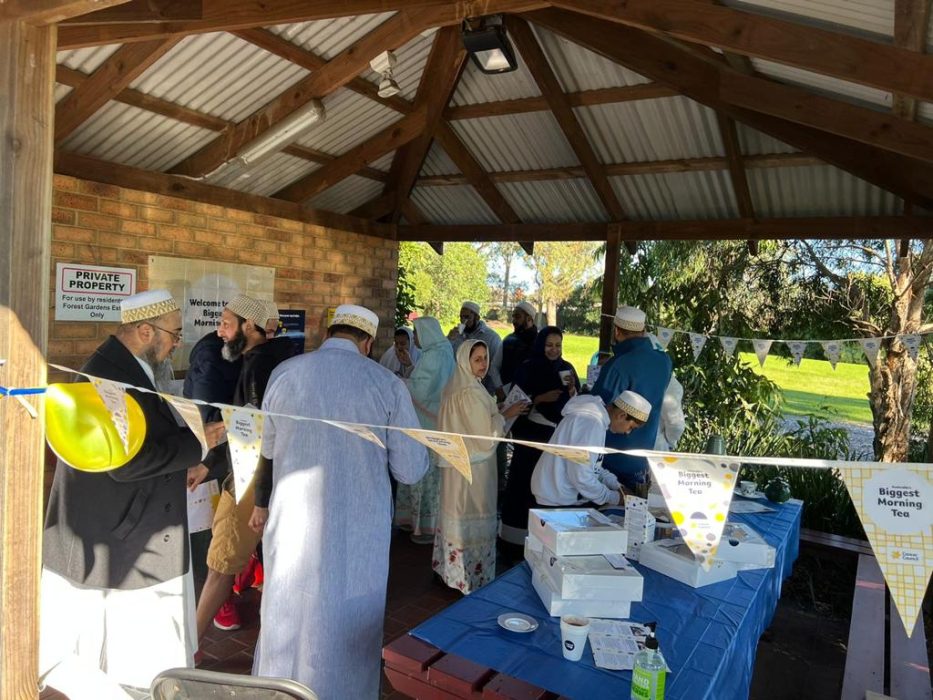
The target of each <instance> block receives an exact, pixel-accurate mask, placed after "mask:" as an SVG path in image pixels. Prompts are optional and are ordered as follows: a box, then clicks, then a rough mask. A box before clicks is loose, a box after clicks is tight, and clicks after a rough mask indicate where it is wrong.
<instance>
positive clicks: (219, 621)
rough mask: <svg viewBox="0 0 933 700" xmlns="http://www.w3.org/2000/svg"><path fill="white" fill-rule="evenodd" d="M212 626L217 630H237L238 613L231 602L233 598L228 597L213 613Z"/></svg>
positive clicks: (238, 624) (238, 625) (238, 622)
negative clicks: (214, 613) (215, 612)
mask: <svg viewBox="0 0 933 700" xmlns="http://www.w3.org/2000/svg"><path fill="white" fill-rule="evenodd" d="M214 627H216V628H217V629H219V630H238V629H240V613H239V611H237V609H236V605H235V604H234V603H233V599H232V597H231V598H228V599H227V602H225V603H224V604H223V605H221V606H220V610H218V611H217V614H216V615H214Z"/></svg>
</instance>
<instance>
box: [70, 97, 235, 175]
mask: <svg viewBox="0 0 933 700" xmlns="http://www.w3.org/2000/svg"><path fill="white" fill-rule="evenodd" d="M216 137H217V134H216V133H215V132H213V131H210V130H208V129H202V128H200V127H197V126H191V125H190V124H183V123H182V122H178V121H175V120H174V119H169V118H168V117H163V116H161V115H159V114H153V113H152V112H148V111H145V110H142V109H138V108H136V107H131V106H129V105H125V104H122V103H120V102H108V103H107V104H106V105H104V107H103V108H102V109H100V110H99V111H98V112H97V113H96V114H95V115H94V116H92V117H91V118H90V119H88V120H87V121H86V122H84V123H83V124H82V125H81V127H80V128H79V129H78V130H77V131H75V132H74V133H73V134H72V135H71V136H69V137H68V138H67V139H65V141H64V142H63V143H62V144H61V147H62V149H63V150H65V151H72V152H75V153H82V154H85V155H91V156H94V157H95V158H101V159H103V160H110V161H114V162H116V163H123V164H124V165H132V166H135V167H137V168H144V169H146V170H165V169H166V168H168V167H169V166H171V165H173V164H174V163H176V162H178V161H179V160H182V159H183V158H185V157H187V156H189V155H191V154H192V153H194V152H195V151H197V150H198V149H199V148H201V147H202V146H204V145H206V144H207V143H209V142H210V141H211V140H213V139H214V138H216Z"/></svg>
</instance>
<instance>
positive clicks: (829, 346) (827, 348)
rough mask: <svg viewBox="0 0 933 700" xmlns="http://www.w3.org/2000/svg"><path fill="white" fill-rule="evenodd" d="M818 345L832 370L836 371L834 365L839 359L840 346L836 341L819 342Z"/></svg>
mask: <svg viewBox="0 0 933 700" xmlns="http://www.w3.org/2000/svg"><path fill="white" fill-rule="evenodd" d="M820 345H822V346H823V352H824V353H826V359H827V360H829V364H831V365H832V366H833V369H836V363H837V362H839V357H840V355H841V354H842V345H841V344H840V342H839V341H838V340H821V341H820Z"/></svg>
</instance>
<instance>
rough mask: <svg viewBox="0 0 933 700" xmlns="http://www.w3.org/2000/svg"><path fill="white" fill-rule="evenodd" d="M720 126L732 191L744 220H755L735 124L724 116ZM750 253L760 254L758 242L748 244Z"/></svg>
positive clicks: (719, 117) (719, 119) (718, 121)
mask: <svg viewBox="0 0 933 700" xmlns="http://www.w3.org/2000/svg"><path fill="white" fill-rule="evenodd" d="M716 121H717V123H718V124H719V135H720V136H721V137H722V145H723V149H724V150H725V152H726V162H727V163H728V165H729V179H730V180H731V181H732V191H733V193H734V194H735V202H736V205H737V207H738V210H739V216H741V217H742V218H743V219H754V218H755V208H754V206H752V195H751V192H749V190H748V178H747V177H746V176H745V166H744V165H743V163H742V148H741V146H740V145H739V135H738V133H737V131H736V128H735V122H734V121H732V120H731V119H730V118H729V117H725V116H723V115H722V114H717V115H716ZM748 251H749V252H750V253H751V254H752V255H756V254H757V253H758V243H757V241H749V242H748Z"/></svg>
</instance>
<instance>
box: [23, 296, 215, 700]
mask: <svg viewBox="0 0 933 700" xmlns="http://www.w3.org/2000/svg"><path fill="white" fill-rule="evenodd" d="M120 316H121V325H120V326H119V328H118V329H117V332H116V335H113V336H110V338H108V339H107V340H106V341H104V343H103V344H102V345H101V346H100V347H99V348H97V350H96V351H95V352H94V354H93V356H92V357H91V358H90V359H89V360H88V361H87V363H85V365H84V367H83V368H82V371H83V372H86V373H88V374H90V375H93V376H95V377H101V378H104V379H110V380H113V381H117V382H123V383H126V384H129V385H131V386H135V387H140V388H145V389H149V390H150V391H152V390H154V389H155V375H154V367H157V366H158V365H159V364H160V363H162V362H164V361H166V360H167V359H168V358H169V357H170V356H171V354H172V352H173V351H174V350H175V348H176V347H177V346H178V344H179V343H180V342H181V312H180V311H179V309H178V305H177V304H176V303H175V300H174V299H173V298H172V296H171V294H170V293H169V292H167V291H165V290H150V291H148V292H142V293H140V294H135V295H133V296H131V297H128V298H126V299H124V300H123V301H122V303H121V305H120ZM129 392H130V394H131V395H132V396H133V398H134V399H136V402H137V403H138V404H139V406H140V408H142V411H143V414H144V415H145V419H146V437H145V441H144V443H143V446H142V448H141V449H140V451H139V452H138V453H137V454H136V455H135V456H134V457H133V458H132V459H131V460H130V461H129V462H127V463H126V464H125V465H124V466H122V467H119V468H117V469H113V470H111V471H107V472H94V473H91V472H83V471H78V470H76V469H73V468H72V467H70V466H69V465H68V464H65V463H64V462H62V461H61V460H59V462H58V464H57V466H56V469H55V480H54V482H53V484H52V491H51V494H50V496H49V507H48V514H47V517H46V522H45V532H44V538H43V552H42V555H43V571H42V615H41V619H42V633H41V643H40V662H39V665H40V673H41V674H42V676H43V681H44V682H45V683H47V684H48V685H50V686H52V687H55V688H57V689H58V690H60V691H62V692H64V693H65V694H66V695H67V696H68V697H70V698H72V699H73V700H80V699H81V698H94V699H95V700H99V699H100V698H108V699H109V698H126V697H130V695H129V694H128V693H127V692H125V691H124V690H123V688H131V689H135V690H138V689H148V688H149V686H150V684H151V682H152V679H153V677H154V676H155V675H156V674H158V673H159V672H161V671H163V670H165V669H166V668H172V667H174V666H191V665H192V655H193V652H194V628H193V622H194V586H193V582H192V577H191V571H190V566H189V563H190V557H189V550H188V527H187V500H186V489H185V486H186V481H187V475H188V470H189V468H190V467H193V466H194V465H196V464H197V463H198V462H200V461H201V459H202V458H203V457H204V454H202V449H201V445H200V443H199V442H198V439H197V438H196V437H195V436H194V434H193V433H192V432H191V430H189V429H188V428H187V427H179V424H178V422H177V421H176V419H175V416H174V415H173V413H172V411H171V409H170V408H169V405H168V404H167V403H166V402H165V401H164V400H163V399H162V398H161V397H159V396H157V395H156V394H154V393H146V392H141V391H136V390H134V389H130V390H129ZM223 433H224V429H223V423H210V424H208V425H207V426H205V436H206V438H207V444H208V447H213V446H215V445H216V444H217V442H218V440H219V439H220V438H221V437H222V436H223ZM135 690H134V692H135Z"/></svg>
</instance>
